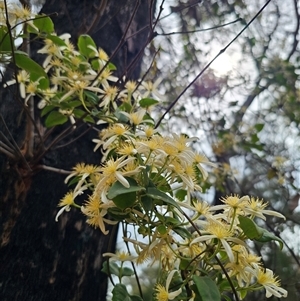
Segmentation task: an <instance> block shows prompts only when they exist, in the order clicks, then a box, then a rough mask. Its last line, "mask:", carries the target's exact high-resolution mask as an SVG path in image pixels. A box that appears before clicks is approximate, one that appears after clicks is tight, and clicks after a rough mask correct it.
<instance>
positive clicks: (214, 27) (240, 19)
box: [156, 18, 242, 36]
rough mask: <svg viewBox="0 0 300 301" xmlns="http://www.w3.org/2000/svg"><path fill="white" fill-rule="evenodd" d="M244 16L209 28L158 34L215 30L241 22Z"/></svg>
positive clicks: (159, 34) (168, 33)
mask: <svg viewBox="0 0 300 301" xmlns="http://www.w3.org/2000/svg"><path fill="white" fill-rule="evenodd" d="M241 21H242V18H238V19H236V20H234V21H231V22H228V23H225V24H221V25H217V26H213V27H209V28H202V29H195V30H187V31H173V32H167V33H157V34H156V35H157V36H171V35H175V34H189V33H196V32H202V31H209V30H214V29H218V28H222V27H226V26H228V25H232V24H234V23H237V22H241Z"/></svg>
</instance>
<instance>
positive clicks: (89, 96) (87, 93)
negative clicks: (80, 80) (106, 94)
mask: <svg viewBox="0 0 300 301" xmlns="http://www.w3.org/2000/svg"><path fill="white" fill-rule="evenodd" d="M83 94H84V95H85V96H86V98H87V100H88V101H89V102H91V103H93V104H98V103H99V97H98V96H97V94H95V93H94V92H91V91H84V92H83Z"/></svg>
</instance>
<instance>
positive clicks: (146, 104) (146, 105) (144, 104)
mask: <svg viewBox="0 0 300 301" xmlns="http://www.w3.org/2000/svg"><path fill="white" fill-rule="evenodd" d="M139 103H140V106H141V107H142V108H149V107H150V106H153V105H156V104H157V103H159V101H158V100H156V99H153V98H143V99H141V100H140V102H139Z"/></svg>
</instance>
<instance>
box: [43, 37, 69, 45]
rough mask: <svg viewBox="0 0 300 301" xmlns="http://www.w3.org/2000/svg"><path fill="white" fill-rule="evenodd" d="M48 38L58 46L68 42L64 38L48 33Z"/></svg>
mask: <svg viewBox="0 0 300 301" xmlns="http://www.w3.org/2000/svg"><path fill="white" fill-rule="evenodd" d="M47 39H49V40H51V41H52V42H53V43H54V44H55V45H57V46H67V45H66V43H65V42H64V40H63V39H61V38H60V37H58V36H54V35H51V34H48V35H47Z"/></svg>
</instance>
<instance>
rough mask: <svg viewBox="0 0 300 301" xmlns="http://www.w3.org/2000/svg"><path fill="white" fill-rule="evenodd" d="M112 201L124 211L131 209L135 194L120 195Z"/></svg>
mask: <svg viewBox="0 0 300 301" xmlns="http://www.w3.org/2000/svg"><path fill="white" fill-rule="evenodd" d="M121 185H122V184H121ZM112 201H113V202H114V203H115V205H116V206H117V207H118V208H120V209H122V210H124V209H126V208H129V207H132V206H133V204H134V203H135V202H136V192H129V193H123V194H120V195H118V196H116V197H114V198H113V199H112Z"/></svg>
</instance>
